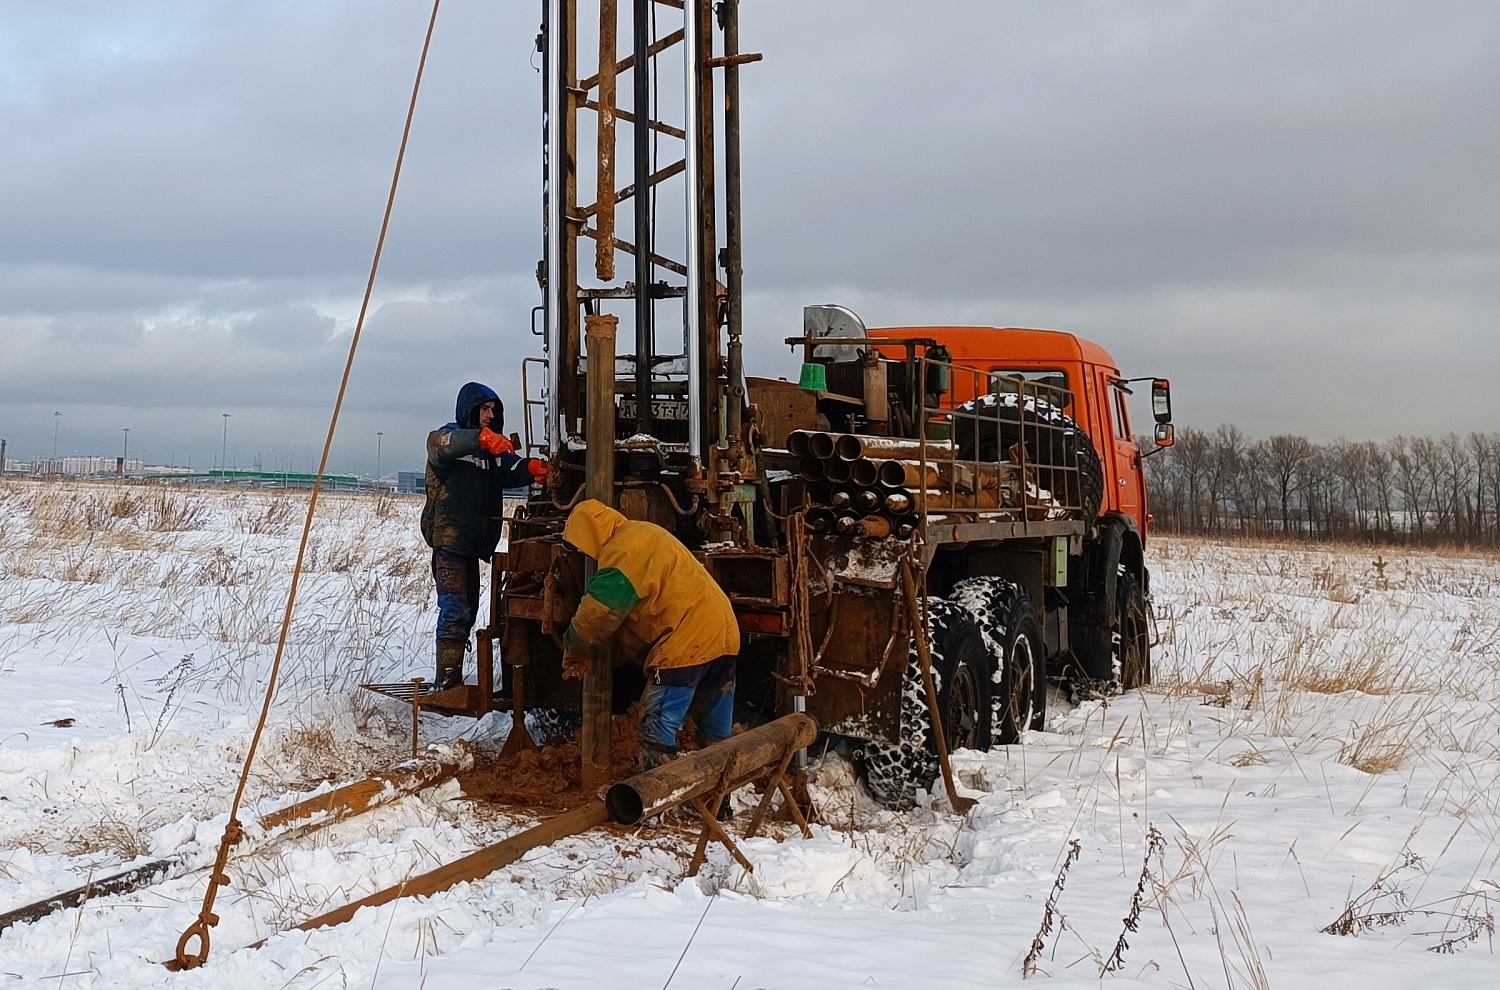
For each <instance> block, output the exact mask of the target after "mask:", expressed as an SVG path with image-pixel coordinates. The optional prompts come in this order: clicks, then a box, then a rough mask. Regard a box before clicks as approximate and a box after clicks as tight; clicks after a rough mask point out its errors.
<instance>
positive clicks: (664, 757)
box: [641, 743, 677, 773]
mask: <svg viewBox="0 0 1500 990" xmlns="http://www.w3.org/2000/svg"><path fill="white" fill-rule="evenodd" d="M675 759H677V747H676V746H671V747H667V746H660V745H657V744H656V743H641V771H642V772H643V773H644V772H645V771H647V770H655V769H656V768H657V767H659V766H661V765H662V764H663V763H670V762H671V761H672V760H675Z"/></svg>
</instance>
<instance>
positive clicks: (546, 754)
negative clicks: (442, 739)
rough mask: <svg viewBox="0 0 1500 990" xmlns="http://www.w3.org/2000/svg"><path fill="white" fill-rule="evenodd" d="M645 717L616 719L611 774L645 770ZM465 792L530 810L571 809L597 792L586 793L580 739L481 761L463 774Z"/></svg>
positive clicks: (612, 727)
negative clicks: (642, 734)
mask: <svg viewBox="0 0 1500 990" xmlns="http://www.w3.org/2000/svg"><path fill="white" fill-rule="evenodd" d="M639 729H640V720H639V719H636V718H633V717H628V716H617V717H616V718H614V719H612V720H611V722H610V730H609V734H610V777H611V779H613V780H623V779H624V778H626V777H629V776H631V775H632V774H634V773H636V772H637V771H638V770H639V764H640V758H641V746H640V743H639V742H637V741H636V732H637V731H638V730H639ZM458 782H459V784H460V786H462V787H463V791H464V796H465V797H467V798H469V799H470V800H471V801H481V802H484V803H487V804H506V805H516V806H518V807H520V808H522V809H524V810H527V811H532V810H556V811H567V810H569V809H572V808H576V807H578V806H579V805H581V804H583V803H584V801H585V800H586V799H588V798H590V797H592V796H593V795H585V794H584V793H583V752H582V749H581V746H580V743H579V741H578V740H577V739H576V738H574V739H571V740H568V741H565V742H554V743H551V744H548V745H546V746H542V747H540V748H538V749H532V750H527V751H525V752H523V753H521V754H520V756H519V757H516V758H514V759H508V760H506V761H504V762H492V763H486V764H483V765H477V766H475V768H474V769H473V771H471V772H470V773H467V774H464V775H463V776H461V777H459V778H458Z"/></svg>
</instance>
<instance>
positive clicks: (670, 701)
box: [637, 656, 737, 752]
mask: <svg viewBox="0 0 1500 990" xmlns="http://www.w3.org/2000/svg"><path fill="white" fill-rule="evenodd" d="M736 660H737V658H736V657H733V656H722V657H719V658H718V659H717V660H710V661H708V662H707V663H700V664H695V665H694V666H692V667H669V668H667V669H666V670H661V669H659V668H657V669H652V670H648V671H646V710H645V712H644V713H642V715H641V731H640V735H639V736H638V737H637V738H639V739H640V742H641V745H642V746H652V747H655V748H657V749H663V750H667V751H668V752H675V751H676V749H677V733H678V730H680V729H681V728H682V723H683V720H684V719H686V718H687V715H688V712H689V711H691V712H692V713H693V717H694V718H695V719H697V722H698V744H699V745H701V746H707V745H708V744H709V743H716V742H719V741H720V740H721V739H728V738H729V737H730V736H731V735H733V734H734V668H735V662H736Z"/></svg>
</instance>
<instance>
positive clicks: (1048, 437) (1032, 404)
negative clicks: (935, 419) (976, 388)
mask: <svg viewBox="0 0 1500 990" xmlns="http://www.w3.org/2000/svg"><path fill="white" fill-rule="evenodd" d="M958 411H959V413H970V414H974V415H975V417H976V418H967V417H965V416H963V415H958V416H955V417H954V418H953V440H954V443H955V445H956V446H957V448H958V456H959V458H960V459H962V460H975V459H978V460H981V461H998V460H1000V459H1002V458H1003V457H1005V456H1006V452H1007V451H1009V449H1010V448H1011V447H1012V446H1013V445H1014V444H1015V443H1016V442H1017V441H1018V440H1020V439H1021V438H1022V437H1023V436H1024V437H1025V439H1026V442H1027V447H1026V450H1027V455H1028V456H1029V457H1030V458H1032V459H1033V462H1034V463H1035V465H1036V470H1037V479H1036V480H1037V483H1038V484H1039V485H1040V486H1041V487H1043V488H1046V489H1048V490H1050V491H1053V492H1056V493H1058V494H1059V495H1060V496H1061V498H1062V500H1063V501H1064V502H1066V503H1068V504H1070V505H1071V504H1076V505H1078V506H1080V507H1081V509H1082V512H1083V514H1084V518H1086V519H1097V518H1098V517H1099V509H1100V507H1101V506H1102V505H1103V504H1104V467H1103V465H1102V464H1100V462H1099V452H1098V451H1096V450H1095V449H1094V444H1093V441H1091V440H1090V439H1089V438H1088V435H1087V434H1086V433H1084V432H1083V428H1082V427H1080V426H1079V425H1078V424H1077V423H1075V422H1074V421H1073V419H1072V418H1071V417H1070V416H1068V414H1067V413H1065V412H1063V411H1062V410H1061V409H1059V408H1057V407H1056V406H1054V405H1052V403H1050V402H1047V401H1045V400H1043V399H1034V398H1033V399H1027V400H1026V401H1024V402H1023V401H1022V400H1021V399H1020V397H1019V396H1017V395H1016V394H1015V393H1013V392H1009V393H1002V394H1000V395H982V396H980V397H979V398H977V399H970V400H969V401H968V402H965V403H964V404H963V405H961V406H959V407H958ZM991 417H993V418H994V421H995V424H996V425H995V426H991V425H990V422H989V420H990V418H991ZM1023 421H1024V422H1023ZM1043 427H1046V428H1043ZM1074 464H1076V465H1077V466H1078V475H1077V480H1076V481H1075V480H1074V477H1073V473H1072V472H1071V471H1059V470H1055V469H1057V468H1069V467H1072V466H1073V465H1074Z"/></svg>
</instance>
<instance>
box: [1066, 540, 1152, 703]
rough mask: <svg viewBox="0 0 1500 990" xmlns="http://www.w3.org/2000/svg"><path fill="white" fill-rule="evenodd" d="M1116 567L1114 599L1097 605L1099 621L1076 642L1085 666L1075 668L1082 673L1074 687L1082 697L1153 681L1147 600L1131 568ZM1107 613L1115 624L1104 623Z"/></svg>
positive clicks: (1077, 653)
mask: <svg viewBox="0 0 1500 990" xmlns="http://www.w3.org/2000/svg"><path fill="white" fill-rule="evenodd" d="M1117 567H1118V570H1117V571H1116V572H1115V599H1114V601H1113V602H1104V603H1101V604H1096V605H1095V606H1094V608H1095V609H1097V610H1098V612H1097V613H1095V614H1096V615H1098V616H1099V617H1100V618H1099V621H1098V623H1097V624H1093V625H1091V626H1090V627H1089V631H1088V635H1087V637H1086V638H1080V640H1079V642H1077V644H1076V645H1075V646H1074V655H1075V656H1077V658H1078V660H1079V662H1080V665H1081V668H1082V669H1081V670H1078V668H1076V667H1075V668H1074V670H1075V671H1076V672H1078V673H1081V674H1082V677H1081V678H1079V679H1078V680H1077V682H1075V683H1073V685H1072V688H1073V692H1074V693H1075V694H1077V695H1079V696H1081V697H1109V696H1110V695H1115V694H1119V693H1120V692H1121V691H1128V690H1130V689H1131V688H1137V687H1140V686H1142V685H1143V684H1150V683H1151V655H1150V639H1149V635H1148V631H1147V627H1146V601H1145V598H1144V597H1143V596H1142V594H1141V586H1140V582H1138V581H1137V580H1136V577H1135V574H1134V573H1133V572H1132V571H1131V570H1130V568H1128V567H1126V566H1125V565H1124V564H1119V565H1117ZM1104 616H1113V618H1114V621H1115V628H1113V629H1109V628H1107V627H1106V626H1105V624H1104V621H1103V617H1104Z"/></svg>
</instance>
